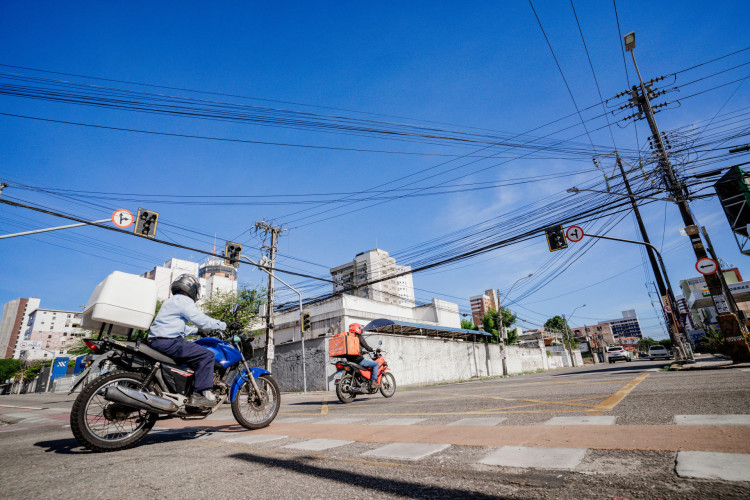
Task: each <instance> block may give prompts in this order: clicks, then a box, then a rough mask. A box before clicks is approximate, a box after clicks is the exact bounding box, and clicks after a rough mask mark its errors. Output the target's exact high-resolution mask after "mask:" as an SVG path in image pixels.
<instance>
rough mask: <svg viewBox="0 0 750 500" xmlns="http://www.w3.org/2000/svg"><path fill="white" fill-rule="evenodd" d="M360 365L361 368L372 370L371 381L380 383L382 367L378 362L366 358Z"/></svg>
mask: <svg viewBox="0 0 750 500" xmlns="http://www.w3.org/2000/svg"><path fill="white" fill-rule="evenodd" d="M359 364H360V365H361V366H364V367H365V368H371V369H372V378H371V379H370V380H372V381H373V382H377V381H378V368H379V367H380V365H379V364H378V363H377V362H376V361H373V360H371V359H367V358H365V359H363V360H362V361H361V362H360V363H359Z"/></svg>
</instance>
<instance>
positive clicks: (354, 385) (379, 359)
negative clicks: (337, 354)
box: [333, 349, 396, 403]
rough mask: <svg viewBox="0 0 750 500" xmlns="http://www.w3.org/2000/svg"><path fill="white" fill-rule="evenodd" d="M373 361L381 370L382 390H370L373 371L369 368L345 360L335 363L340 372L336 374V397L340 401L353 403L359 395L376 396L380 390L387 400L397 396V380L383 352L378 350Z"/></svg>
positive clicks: (379, 372)
mask: <svg viewBox="0 0 750 500" xmlns="http://www.w3.org/2000/svg"><path fill="white" fill-rule="evenodd" d="M372 359H373V361H375V362H376V363H377V364H379V365H380V370H378V382H379V383H380V389H371V388H370V379H371V378H372V371H371V370H370V369H369V368H365V367H364V366H362V365H359V364H357V363H354V362H352V361H346V360H345V359H340V360H338V361H336V362H335V363H333V364H334V366H336V370H338V371H337V372H336V374H335V377H336V379H335V381H334V383H335V384H336V396H338V398H339V401H341V402H342V403H351V402H352V401H354V398H356V397H357V394H375V393H376V392H378V390H380V393H381V394H382V395H383V397H386V398H390V397H392V396H393V395H394V394H396V379H395V378H394V377H393V374H392V373H391V369H390V368H388V363H386V361H385V358H384V357H383V355H382V351H381V350H380V349H376V350H375V354H374V355H373V358H372Z"/></svg>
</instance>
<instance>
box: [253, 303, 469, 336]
mask: <svg viewBox="0 0 750 500" xmlns="http://www.w3.org/2000/svg"><path fill="white" fill-rule="evenodd" d="M305 311H307V312H309V313H310V323H311V326H312V328H311V329H310V331H308V332H306V333H305V339H309V338H317V337H325V336H329V337H330V336H331V335H335V334H337V333H340V332H343V331H345V330H348V328H349V325H350V324H352V323H359V324H360V325H361V326H365V325H366V324H368V323H369V322H370V321H372V320H374V319H380V318H386V319H391V320H394V321H404V322H409V323H420V324H425V325H431V326H444V327H450V328H460V327H461V316H460V314H459V312H458V304H454V303H452V302H447V301H444V300H439V299H432V302H430V303H429V304H425V305H421V306H416V307H409V306H404V305H400V304H394V303H387V302H383V301H379V300H373V299H369V298H365V297H358V296H355V295H350V294H340V295H334V296H333V297H330V298H328V299H325V300H320V301H317V302H314V303H311V304H307V305H305ZM299 321H300V316H299V309H297V308H292V309H288V310H284V311H277V312H274V344H285V343H289V342H294V341H299V340H300V339H301V333H300V328H299ZM265 342H266V337H265V335H261V336H259V337H256V346H258V347H263V346H265ZM372 347H373V348H374V347H375V346H372Z"/></svg>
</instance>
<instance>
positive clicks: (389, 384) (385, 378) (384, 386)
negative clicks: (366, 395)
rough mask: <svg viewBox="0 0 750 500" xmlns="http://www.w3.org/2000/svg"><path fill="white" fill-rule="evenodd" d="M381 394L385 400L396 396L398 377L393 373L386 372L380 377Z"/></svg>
mask: <svg viewBox="0 0 750 500" xmlns="http://www.w3.org/2000/svg"><path fill="white" fill-rule="evenodd" d="M380 394H382V395H383V397H384V398H390V397H393V395H394V394H396V377H394V376H393V374H392V373H390V372H385V373H384V374H383V375H381V376H380Z"/></svg>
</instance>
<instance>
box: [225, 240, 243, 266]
mask: <svg viewBox="0 0 750 500" xmlns="http://www.w3.org/2000/svg"><path fill="white" fill-rule="evenodd" d="M240 257H242V245H241V244H239V243H234V242H231V241H227V246H226V247H225V248H224V264H226V265H228V266H234V267H239V266H240Z"/></svg>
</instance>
